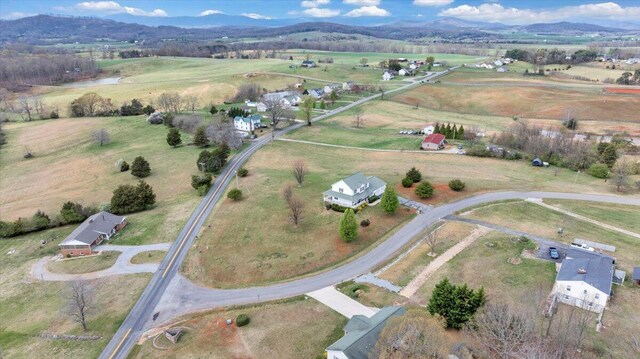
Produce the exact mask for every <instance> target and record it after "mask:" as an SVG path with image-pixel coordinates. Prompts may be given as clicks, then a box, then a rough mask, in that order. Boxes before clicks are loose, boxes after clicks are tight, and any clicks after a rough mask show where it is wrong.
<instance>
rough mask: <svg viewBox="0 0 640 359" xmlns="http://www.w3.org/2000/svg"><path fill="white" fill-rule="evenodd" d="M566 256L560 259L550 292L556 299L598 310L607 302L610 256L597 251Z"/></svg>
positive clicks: (609, 286)
mask: <svg viewBox="0 0 640 359" xmlns="http://www.w3.org/2000/svg"><path fill="white" fill-rule="evenodd" d="M570 255H571V254H570V253H568V254H567V258H566V259H565V260H564V261H563V262H562V265H561V267H560V270H559V271H558V275H557V276H556V283H555V285H554V287H553V293H554V294H555V295H556V298H557V300H558V301H560V302H562V303H565V304H569V305H573V306H576V307H580V308H582V309H587V310H590V311H592V312H596V313H601V312H603V311H604V309H605V308H606V306H607V303H608V302H609V297H610V295H611V285H612V284H613V274H614V268H613V264H614V261H613V258H611V257H608V256H605V255H601V254H598V253H588V254H586V253H585V254H583V255H580V257H579V258H569V256H570Z"/></svg>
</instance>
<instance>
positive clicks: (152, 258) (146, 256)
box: [131, 251, 167, 264]
mask: <svg viewBox="0 0 640 359" xmlns="http://www.w3.org/2000/svg"><path fill="white" fill-rule="evenodd" d="M166 255H167V252H166V251H148V252H142V253H138V254H136V255H135V256H133V257H132V258H131V263H133V264H144V263H160V262H162V259H163V258H164V257H165V256H166Z"/></svg>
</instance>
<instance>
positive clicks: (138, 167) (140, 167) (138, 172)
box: [131, 156, 151, 178]
mask: <svg viewBox="0 0 640 359" xmlns="http://www.w3.org/2000/svg"><path fill="white" fill-rule="evenodd" d="M131 174H132V175H134V176H136V177H138V178H144V177H149V175H150V174H151V166H149V162H147V160H145V159H144V157H142V156H138V157H136V158H135V159H134V160H133V163H132V164H131Z"/></svg>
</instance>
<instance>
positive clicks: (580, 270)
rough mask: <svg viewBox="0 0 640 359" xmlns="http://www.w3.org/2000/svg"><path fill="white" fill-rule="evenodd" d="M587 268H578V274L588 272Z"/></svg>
mask: <svg viewBox="0 0 640 359" xmlns="http://www.w3.org/2000/svg"><path fill="white" fill-rule="evenodd" d="M586 273H587V270H586V269H584V268H578V274H586Z"/></svg>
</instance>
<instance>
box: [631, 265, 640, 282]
mask: <svg viewBox="0 0 640 359" xmlns="http://www.w3.org/2000/svg"><path fill="white" fill-rule="evenodd" d="M631 279H632V280H638V279H640V267H633V274H632V275H631Z"/></svg>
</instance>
